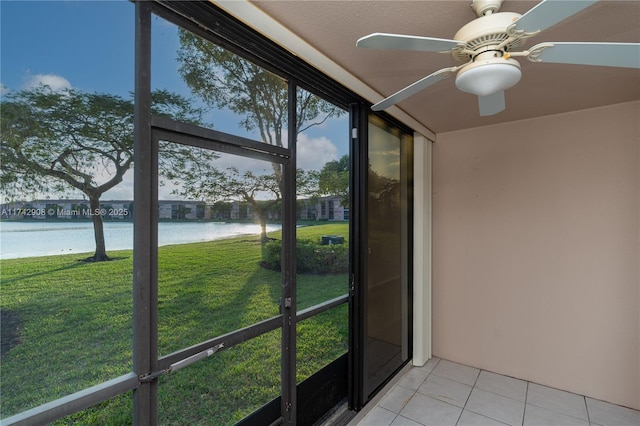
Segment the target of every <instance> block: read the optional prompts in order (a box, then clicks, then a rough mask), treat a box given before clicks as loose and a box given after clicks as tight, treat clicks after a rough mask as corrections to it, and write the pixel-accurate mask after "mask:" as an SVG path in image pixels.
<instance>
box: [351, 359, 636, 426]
mask: <svg viewBox="0 0 640 426" xmlns="http://www.w3.org/2000/svg"><path fill="white" fill-rule="evenodd" d="M349 425H350V426H390V425H391V426H400V425H402V426H421V425H426V426H432V425H433V426H449V425H450V426H471V425H478V426H485V425H486V426H491V425H496V426H504V425H514V426H515V425H519V426H543V425H549V426H563V425H576V426H578V425H580V426H596V425H598V426H640V412H639V411H635V410H631V409H629V408H625V407H620V406H617V405H613V404H609V403H606V402H602V401H598V400H595V399H591V398H588V397H584V396H581V395H576V394H573V393H569V392H565V391H561V390H557V389H553V388H549V387H546V386H541V385H538V384H535V383H531V382H526V381H524V380H519V379H514V378H512V377H507V376H502V375H499V374H495V373H491V372H489V371H485V370H479V369H477V368H472V367H468V366H465V365H461V364H456V363H453V362H450V361H446V360H440V359H435V358H433V359H431V360H429V362H427V364H425V365H424V366H423V367H413V368H411V369H410V370H409V371H408V372H407V373H405V374H404V376H402V378H400V379H399V380H398V381H397V382H396V383H395V385H393V387H392V388H391V389H390V390H389V391H388V392H387V393H386V394H385V395H384V396H382V398H381V399H380V400H379V401H378V402H377V403H376V404H375V406H374V407H373V408H371V409H370V411H369V412H368V413H367V414H366V416H365V417H364V418H361V416H358V417H356V418H355V419H354V420H353V421H352V422H351V423H350V424H349Z"/></svg>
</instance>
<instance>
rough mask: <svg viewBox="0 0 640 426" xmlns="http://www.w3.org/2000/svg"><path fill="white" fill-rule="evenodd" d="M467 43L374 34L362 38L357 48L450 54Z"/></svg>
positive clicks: (442, 39) (357, 43)
mask: <svg viewBox="0 0 640 426" xmlns="http://www.w3.org/2000/svg"><path fill="white" fill-rule="evenodd" d="M464 45H465V43H463V42H461V41H456V40H447V39H444V38H433V37H420V36H412V35H402V34H386V33H373V34H369V35H368V36H364V37H362V38H360V39H359V40H358V41H357V42H356V46H357V47H368V48H373V49H402V50H418V51H421V52H450V51H451V50H453V49H454V48H456V47H458V46H464Z"/></svg>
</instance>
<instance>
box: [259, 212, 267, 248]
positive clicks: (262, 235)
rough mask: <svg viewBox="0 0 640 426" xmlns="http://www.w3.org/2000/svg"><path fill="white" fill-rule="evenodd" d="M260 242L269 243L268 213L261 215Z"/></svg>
mask: <svg viewBox="0 0 640 426" xmlns="http://www.w3.org/2000/svg"><path fill="white" fill-rule="evenodd" d="M260 241H261V242H262V243H263V244H264V243H266V242H267V241H269V237H267V212H266V211H265V212H261V213H260Z"/></svg>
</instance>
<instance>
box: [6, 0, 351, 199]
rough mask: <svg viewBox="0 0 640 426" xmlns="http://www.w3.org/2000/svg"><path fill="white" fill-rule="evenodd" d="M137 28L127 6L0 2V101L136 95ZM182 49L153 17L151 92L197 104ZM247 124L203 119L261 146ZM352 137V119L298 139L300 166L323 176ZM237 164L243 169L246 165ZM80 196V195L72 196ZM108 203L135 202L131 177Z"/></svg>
mask: <svg viewBox="0 0 640 426" xmlns="http://www.w3.org/2000/svg"><path fill="white" fill-rule="evenodd" d="M134 24H135V22H134V5H133V4H132V3H131V2H129V1H127V0H112V1H88V0H84V1H69V0H65V1H14V0H0V94H2V95H5V94H7V93H9V92H11V91H18V90H23V89H30V88H33V87H36V86H38V85H39V84H47V85H49V86H50V87H51V88H52V89H53V90H65V89H76V90H80V91H84V92H100V93H110V94H115V95H119V96H122V97H129V96H131V93H132V92H133V85H134V26H135V25H134ZM178 47H179V42H178V38H177V29H176V27H175V26H174V25H173V24H170V23H168V22H166V21H164V20H163V19H162V18H159V17H155V16H154V19H153V21H152V88H154V89H156V88H166V89H168V90H170V91H173V92H177V93H180V94H182V95H185V96H187V97H191V98H192V97H193V95H192V94H191V93H190V91H189V88H188V86H187V85H186V84H185V83H184V82H183V81H182V79H181V78H180V75H179V73H178V66H179V65H178V62H177V61H176V56H177V55H176V52H177V49H178ZM241 119H242V117H240V116H237V115H235V114H233V113H231V112H230V111H220V110H217V111H214V112H212V113H210V114H209V115H208V116H206V117H205V121H206V122H209V123H212V124H213V128H214V129H216V130H219V131H223V132H227V133H233V134H236V135H240V136H243V137H249V138H252V139H258V140H259V138H258V137H257V135H256V134H250V133H248V132H247V131H245V130H243V129H240V128H239V126H238V123H239V122H240V120H241ZM348 137H349V132H348V115H347V114H344V115H342V116H341V117H340V118H338V119H332V120H329V121H328V122H327V123H325V124H323V125H322V126H317V127H312V128H310V129H309V130H308V131H306V132H305V133H303V134H301V135H299V138H298V147H297V149H298V167H301V168H303V169H305V170H310V169H314V170H320V169H321V168H322V165H323V164H324V163H326V162H327V161H331V160H336V159H338V158H339V157H340V156H342V155H344V154H348ZM236 163H237V164H235V165H239V166H241V165H242V161H241V160H237V161H236ZM247 164H249V163H247ZM221 166H223V164H221ZM248 167H249V166H248ZM167 190H168V189H167V188H165V189H163V190H161V198H176V197H175V196H171V194H168V193H167ZM59 195H61V194H56V195H55V196H52V198H55V197H57V196H59ZM74 195H75V196H79V194H77V193H76V194H73V193H70V194H67V196H74ZM102 199H103V200H113V199H133V181H132V173H128V174H127V175H126V176H125V181H124V182H123V183H122V184H120V185H119V186H118V187H117V188H115V189H113V190H111V191H109V192H108V193H106V194H105V195H104V196H103V198H102Z"/></svg>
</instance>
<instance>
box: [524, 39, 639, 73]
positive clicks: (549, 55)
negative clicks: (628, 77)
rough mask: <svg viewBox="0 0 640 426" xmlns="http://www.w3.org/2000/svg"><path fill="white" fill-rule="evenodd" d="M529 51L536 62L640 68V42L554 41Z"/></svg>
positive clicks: (530, 57)
mask: <svg viewBox="0 0 640 426" xmlns="http://www.w3.org/2000/svg"><path fill="white" fill-rule="evenodd" d="M545 45H548V46H545ZM536 50H539V51H538V52H537V51H536ZM529 51H530V52H532V53H531V54H530V55H529V59H530V60H531V61H534V62H551V63H556V64H576V65H601V66H607V67H621V68H640V43H573V42H569V43H564V42H563V43H555V42H552V43H540V44H537V45H535V46H533V47H532V48H531V49H529Z"/></svg>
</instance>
